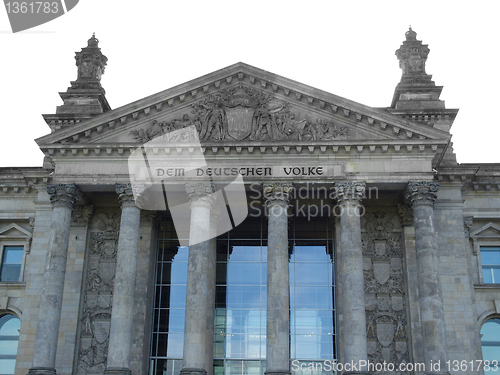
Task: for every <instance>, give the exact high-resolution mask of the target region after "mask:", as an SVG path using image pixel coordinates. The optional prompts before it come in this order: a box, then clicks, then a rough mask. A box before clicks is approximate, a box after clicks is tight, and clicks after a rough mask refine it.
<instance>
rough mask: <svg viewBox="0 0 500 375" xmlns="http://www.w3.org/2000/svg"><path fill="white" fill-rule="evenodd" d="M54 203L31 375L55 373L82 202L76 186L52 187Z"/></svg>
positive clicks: (48, 188)
mask: <svg viewBox="0 0 500 375" xmlns="http://www.w3.org/2000/svg"><path fill="white" fill-rule="evenodd" d="M47 192H48V193H49V195H50V201H51V202H52V219H51V224H50V233H49V247H48V250H47V260H46V264H45V270H44V275H43V289H42V294H41V296H40V312H39V314H38V323H37V328H36V337H35V346H34V353H33V367H32V368H31V369H30V370H29V374H55V373H56V370H55V363H56V351H57V338H58V336H59V323H60V320H61V307H62V299H63V291H64V278H65V275H66V260H67V257H68V243H69V230H70V226H71V212H72V210H73V206H74V204H75V203H76V201H78V199H80V193H79V191H78V189H77V187H76V186H75V185H48V186H47Z"/></svg>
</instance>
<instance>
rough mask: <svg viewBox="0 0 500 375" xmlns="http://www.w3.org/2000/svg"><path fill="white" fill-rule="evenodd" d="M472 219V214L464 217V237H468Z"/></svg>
mask: <svg viewBox="0 0 500 375" xmlns="http://www.w3.org/2000/svg"><path fill="white" fill-rule="evenodd" d="M473 221H474V217H473V216H466V217H464V227H465V237H466V238H469V237H470V229H471V228H472V223H473Z"/></svg>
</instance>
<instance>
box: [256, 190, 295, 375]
mask: <svg viewBox="0 0 500 375" xmlns="http://www.w3.org/2000/svg"><path fill="white" fill-rule="evenodd" d="M292 189H293V186H292V184H289V183H280V182H275V183H265V184H264V185H263V190H264V198H265V200H266V206H267V211H268V239H267V342H266V352H267V356H266V374H267V375H285V374H290V348H289V340H290V339H289V333H290V332H289V331H290V314H289V311H290V301H289V293H290V292H289V283H288V217H287V209H288V202H289V195H290V193H291V192H292Z"/></svg>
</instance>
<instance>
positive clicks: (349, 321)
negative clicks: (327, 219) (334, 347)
mask: <svg viewBox="0 0 500 375" xmlns="http://www.w3.org/2000/svg"><path fill="white" fill-rule="evenodd" d="M335 188H336V189H337V194H338V204H339V207H340V240H339V246H340V249H339V258H340V259H338V262H339V268H338V269H339V274H338V282H339V283H340V284H342V294H343V295H342V297H341V298H342V306H341V309H342V316H343V328H342V329H343V332H344V333H343V341H344V343H343V351H344V353H343V361H344V362H349V363H350V362H351V361H354V362H355V363H359V361H361V360H365V361H366V360H367V359H368V356H367V341H366V317H365V281H364V276H363V250H362V243H361V222H360V205H361V200H362V198H363V197H364V193H365V184H364V183H358V182H354V183H352V182H351V183H336V184H335Z"/></svg>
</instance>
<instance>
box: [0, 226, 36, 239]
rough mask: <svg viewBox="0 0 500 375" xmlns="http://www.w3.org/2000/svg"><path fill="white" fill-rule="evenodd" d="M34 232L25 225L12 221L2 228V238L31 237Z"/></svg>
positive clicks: (0, 229) (0, 230) (0, 232)
mask: <svg viewBox="0 0 500 375" xmlns="http://www.w3.org/2000/svg"><path fill="white" fill-rule="evenodd" d="M31 236H32V233H31V232H30V231H28V230H26V229H24V228H23V227H21V226H19V225H17V224H15V223H11V224H9V225H7V226H5V227H3V228H0V237H1V238H31Z"/></svg>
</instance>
